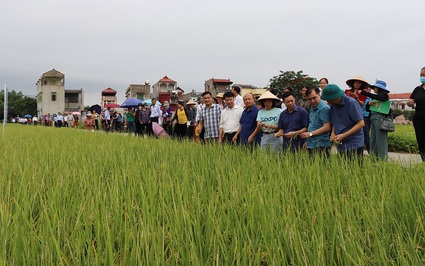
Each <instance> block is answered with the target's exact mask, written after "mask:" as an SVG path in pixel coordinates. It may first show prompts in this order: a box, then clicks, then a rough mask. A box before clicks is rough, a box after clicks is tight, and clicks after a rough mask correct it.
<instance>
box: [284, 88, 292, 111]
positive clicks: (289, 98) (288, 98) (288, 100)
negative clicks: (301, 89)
mask: <svg viewBox="0 0 425 266" xmlns="http://www.w3.org/2000/svg"><path fill="white" fill-rule="evenodd" d="M282 98H283V103H284V104H285V106H286V108H287V109H288V111H292V110H294V108H295V98H294V95H293V94H292V92H290V91H287V92H285V93H284V94H283V95H282Z"/></svg>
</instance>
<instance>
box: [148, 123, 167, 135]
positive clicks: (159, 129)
mask: <svg viewBox="0 0 425 266" xmlns="http://www.w3.org/2000/svg"><path fill="white" fill-rule="evenodd" d="M152 131H153V133H154V134H155V136H156V137H157V138H161V137H163V138H168V137H169V136H168V134H167V132H165V129H164V128H163V127H161V126H160V125H159V124H158V123H157V122H153V123H152Z"/></svg>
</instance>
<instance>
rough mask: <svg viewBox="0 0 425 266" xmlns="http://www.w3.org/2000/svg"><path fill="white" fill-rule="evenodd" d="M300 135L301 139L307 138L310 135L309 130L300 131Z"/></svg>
mask: <svg viewBox="0 0 425 266" xmlns="http://www.w3.org/2000/svg"><path fill="white" fill-rule="evenodd" d="M300 136H301V138H303V139H308V138H309V137H310V132H303V133H301V135H300Z"/></svg>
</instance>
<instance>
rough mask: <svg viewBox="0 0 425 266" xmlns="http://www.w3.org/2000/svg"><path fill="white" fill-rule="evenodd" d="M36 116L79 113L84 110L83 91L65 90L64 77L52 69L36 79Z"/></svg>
mask: <svg viewBox="0 0 425 266" xmlns="http://www.w3.org/2000/svg"><path fill="white" fill-rule="evenodd" d="M36 85H37V96H36V98H37V115H38V116H39V117H40V116H42V115H45V114H57V113H59V112H60V113H66V112H74V111H81V110H83V109H84V92H83V89H76V90H66V89H65V75H64V74H62V73H61V72H59V71H57V70H56V69H52V70H50V71H48V72H46V73H44V74H43V75H41V77H40V78H39V79H38V81H37V83H36Z"/></svg>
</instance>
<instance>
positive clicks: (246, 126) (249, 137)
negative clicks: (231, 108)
mask: <svg viewBox="0 0 425 266" xmlns="http://www.w3.org/2000/svg"><path fill="white" fill-rule="evenodd" d="M243 101H244V104H245V109H244V110H243V112H242V116H241V119H240V122H239V124H240V125H239V129H238V131H237V132H236V135H235V136H234V137H233V142H236V141H237V139H238V136H239V143H240V144H243V145H247V146H252V145H257V144H259V143H260V138H261V135H260V134H253V133H254V131H255V128H256V127H257V115H258V111H259V110H260V109H259V108H258V107H257V106H256V105H255V102H254V96H253V95H252V93H246V94H245V95H244V96H243Z"/></svg>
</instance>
